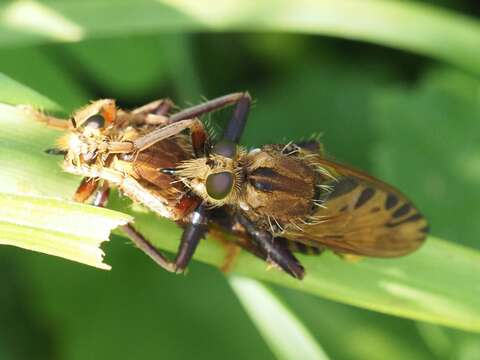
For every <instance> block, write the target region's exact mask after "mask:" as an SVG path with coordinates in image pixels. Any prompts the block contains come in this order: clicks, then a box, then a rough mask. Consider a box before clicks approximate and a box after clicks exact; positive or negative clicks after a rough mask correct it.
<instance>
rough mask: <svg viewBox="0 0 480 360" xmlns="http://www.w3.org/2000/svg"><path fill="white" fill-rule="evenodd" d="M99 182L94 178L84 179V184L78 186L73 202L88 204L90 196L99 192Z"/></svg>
mask: <svg viewBox="0 0 480 360" xmlns="http://www.w3.org/2000/svg"><path fill="white" fill-rule="evenodd" d="M97 187H98V181H96V180H95V179H92V178H83V179H82V182H81V183H80V185H79V186H78V188H77V190H76V191H75V194H74V195H73V200H75V201H78V202H82V203H83V202H86V201H87V200H88V199H89V198H90V196H92V195H93V193H94V192H95V190H97Z"/></svg>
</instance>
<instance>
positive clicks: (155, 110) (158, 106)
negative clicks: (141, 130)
mask: <svg viewBox="0 0 480 360" xmlns="http://www.w3.org/2000/svg"><path fill="white" fill-rule="evenodd" d="M173 106H174V104H173V102H172V100H170V99H159V100H155V101H152V102H150V103H148V104H146V105H143V106H141V107H139V108H136V109H134V110H133V111H132V114H135V115H137V114H142V115H146V114H155V115H163V116H165V115H167V114H168V112H169V111H170V110H171V109H172V108H173Z"/></svg>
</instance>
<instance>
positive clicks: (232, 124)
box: [223, 93, 252, 144]
mask: <svg viewBox="0 0 480 360" xmlns="http://www.w3.org/2000/svg"><path fill="white" fill-rule="evenodd" d="M251 102H252V98H251V97H250V95H249V94H248V93H245V94H243V96H242V97H241V98H240V99H239V100H238V102H237V105H236V106H235V110H234V111H233V116H232V118H231V119H230V121H229V122H228V124H227V128H226V129H225V131H224V133H223V140H226V141H229V142H232V143H234V144H238V142H239V141H240V138H241V137H242V134H243V130H244V129H245V125H246V124H247V119H248V113H249V112H250V103H251Z"/></svg>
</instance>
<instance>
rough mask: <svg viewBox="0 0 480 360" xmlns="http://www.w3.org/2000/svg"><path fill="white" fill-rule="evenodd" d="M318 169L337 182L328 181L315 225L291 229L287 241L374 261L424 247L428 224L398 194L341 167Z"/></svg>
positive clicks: (331, 164)
mask: <svg viewBox="0 0 480 360" xmlns="http://www.w3.org/2000/svg"><path fill="white" fill-rule="evenodd" d="M318 165H319V166H322V167H324V168H326V169H328V170H329V171H331V173H333V174H336V176H335V177H336V179H335V180H332V181H329V182H328V184H327V185H329V186H330V187H331V191H329V192H326V193H325V194H324V195H323V196H322V198H321V199H320V200H321V202H322V204H321V205H322V206H319V207H318V208H317V210H316V211H315V214H314V221H312V222H310V223H308V222H307V223H306V224H302V225H301V226H300V227H298V228H297V227H290V228H289V229H288V233H287V234H286V235H287V237H288V238H289V239H291V240H295V241H298V242H301V243H303V244H306V245H310V246H317V247H319V248H324V247H327V248H330V249H332V250H334V251H336V252H338V253H345V254H357V255H365V256H374V257H395V256H401V255H405V254H408V253H410V252H412V251H414V250H415V249H417V248H418V247H419V246H420V245H421V244H422V243H423V241H424V240H425V238H426V236H427V233H428V224H427V221H426V220H425V218H424V217H423V215H422V214H420V212H419V211H418V210H417V209H416V208H415V206H414V205H413V204H412V203H411V202H410V200H408V199H407V198H406V197H405V196H404V195H403V194H401V193H400V192H399V191H398V190H396V189H394V188H393V187H391V186H390V185H387V184H385V183H383V182H381V181H380V180H377V179H375V178H373V177H371V176H369V175H367V174H365V173H363V172H360V171H357V170H354V169H352V168H349V167H347V166H344V165H341V164H337V163H334V162H331V161H328V160H325V159H319V161H318ZM300 229H301V230H300Z"/></svg>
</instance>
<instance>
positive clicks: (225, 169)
mask: <svg viewBox="0 0 480 360" xmlns="http://www.w3.org/2000/svg"><path fill="white" fill-rule="evenodd" d="M244 156H245V151H244V150H243V149H242V148H240V147H238V146H237V145H236V144H234V143H232V142H229V141H225V140H222V141H220V142H219V143H217V144H216V145H215V146H214V147H213V148H212V149H211V151H210V152H209V154H208V155H206V156H205V157H200V158H197V159H191V160H186V161H184V162H182V163H181V164H180V165H179V166H178V167H177V168H175V169H163V170H162V172H163V173H166V174H169V175H173V176H174V177H176V178H178V179H179V180H180V181H182V182H183V183H184V184H185V185H186V186H187V187H189V188H190V189H192V191H193V192H194V193H196V194H197V195H199V196H200V197H201V198H202V199H203V200H204V201H205V202H206V203H207V204H209V205H212V206H222V205H225V204H231V203H234V202H235V201H236V200H237V199H238V197H239V196H240V190H241V187H242V183H243V177H244V176H243V171H242V166H241V162H242V159H243V157H244Z"/></svg>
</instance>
